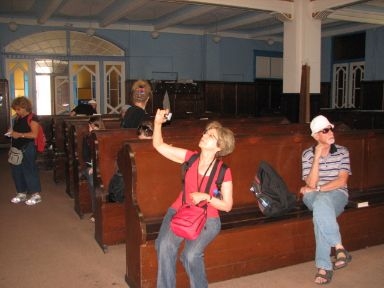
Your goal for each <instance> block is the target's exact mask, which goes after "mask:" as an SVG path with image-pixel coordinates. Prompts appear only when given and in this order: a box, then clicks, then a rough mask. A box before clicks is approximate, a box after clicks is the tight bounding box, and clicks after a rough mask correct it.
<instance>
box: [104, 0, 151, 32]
mask: <svg viewBox="0 0 384 288" xmlns="http://www.w3.org/2000/svg"><path fill="white" fill-rule="evenodd" d="M151 1H153V0H134V1H120V2H118V3H117V4H116V5H115V6H114V7H113V9H112V11H110V12H109V13H108V14H107V15H106V16H105V17H104V18H103V19H102V20H101V21H100V27H106V26H108V25H110V24H112V23H115V22H116V21H118V20H120V19H121V18H123V17H124V16H125V15H127V14H128V13H131V12H133V11H135V10H137V9H138V8H140V7H142V6H145V5H146V4H147V3H148V2H151Z"/></svg>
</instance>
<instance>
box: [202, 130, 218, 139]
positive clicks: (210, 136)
mask: <svg viewBox="0 0 384 288" xmlns="http://www.w3.org/2000/svg"><path fill="white" fill-rule="evenodd" d="M209 130H211V129H207V130H204V132H203V135H205V134H207V135H208V136H209V138H212V139H215V140H216V141H217V140H218V139H217V137H216V136H215V135H213V134H209V133H208V131H209Z"/></svg>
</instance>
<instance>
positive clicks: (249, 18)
mask: <svg viewBox="0 0 384 288" xmlns="http://www.w3.org/2000/svg"><path fill="white" fill-rule="evenodd" d="M255 13H256V12H253V13H251V14H249V15H246V16H244V15H242V16H240V17H236V18H235V19H231V20H228V21H223V22H219V23H218V27H217V28H218V30H220V31H221V30H223V31H225V30H230V29H234V28H237V27H241V26H245V25H248V24H252V23H257V22H261V21H265V20H268V19H271V18H274V15H271V14H269V13H260V14H255ZM215 30H216V24H215V25H211V26H210V27H208V28H207V31H208V32H215Z"/></svg>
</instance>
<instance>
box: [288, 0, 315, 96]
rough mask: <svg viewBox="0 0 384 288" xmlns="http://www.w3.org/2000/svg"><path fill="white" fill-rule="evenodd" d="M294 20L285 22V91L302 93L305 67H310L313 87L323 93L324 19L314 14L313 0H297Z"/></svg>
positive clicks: (311, 88) (311, 86) (312, 90)
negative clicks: (301, 83) (302, 77)
mask: <svg viewBox="0 0 384 288" xmlns="http://www.w3.org/2000/svg"><path fill="white" fill-rule="evenodd" d="M294 7H295V8H294V15H293V19H292V20H287V21H285V22H284V65H283V93H300V82H301V66H302V65H304V64H307V65H308V66H309V67H310V90H309V92H310V93H311V94H312V93H320V81H321V79H320V74H321V66H320V64H321V20H317V19H314V18H313V17H312V9H311V1H310V0H295V1H294Z"/></svg>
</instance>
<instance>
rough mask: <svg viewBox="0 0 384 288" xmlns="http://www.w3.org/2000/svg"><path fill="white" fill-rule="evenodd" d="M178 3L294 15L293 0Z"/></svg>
mask: <svg viewBox="0 0 384 288" xmlns="http://www.w3.org/2000/svg"><path fill="white" fill-rule="evenodd" d="M177 2H183V3H195V4H205V5H216V6H226V7H236V8H244V9H251V10H259V11H260V10H264V11H274V12H279V13H283V14H291V15H293V1H292V0H236V1H234V0H177Z"/></svg>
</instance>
